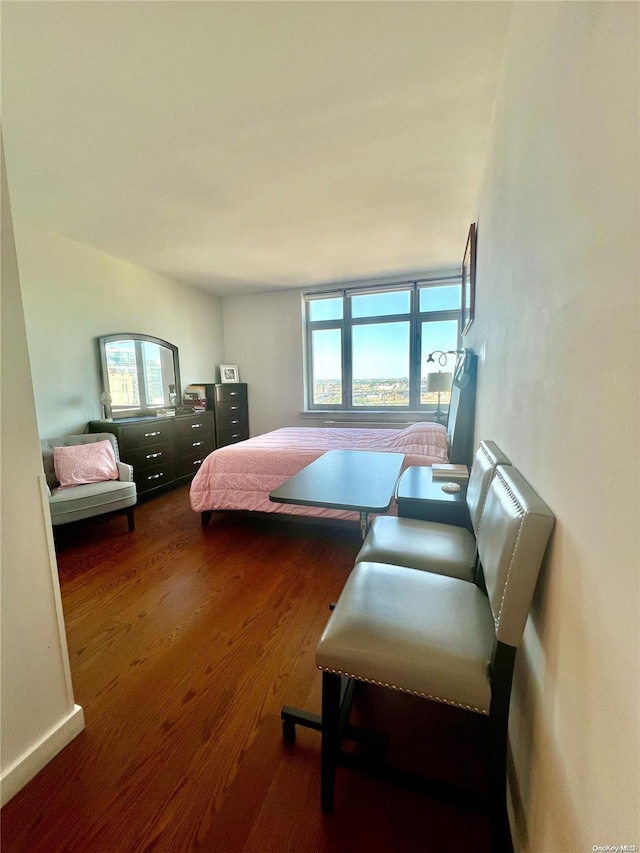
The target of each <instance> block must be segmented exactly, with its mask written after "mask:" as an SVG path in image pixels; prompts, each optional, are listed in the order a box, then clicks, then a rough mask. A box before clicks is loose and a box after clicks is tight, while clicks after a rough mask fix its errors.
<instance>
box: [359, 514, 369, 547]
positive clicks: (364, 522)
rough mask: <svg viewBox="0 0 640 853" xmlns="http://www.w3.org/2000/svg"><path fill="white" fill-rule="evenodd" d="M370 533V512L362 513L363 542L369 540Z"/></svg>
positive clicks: (361, 529) (361, 530)
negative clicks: (368, 534)
mask: <svg viewBox="0 0 640 853" xmlns="http://www.w3.org/2000/svg"><path fill="white" fill-rule="evenodd" d="M368 532H369V513H368V512H361V513H360V533H361V535H362V540H363V541H364V540H365V539H366V538H367V533H368Z"/></svg>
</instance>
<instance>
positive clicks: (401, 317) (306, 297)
mask: <svg viewBox="0 0 640 853" xmlns="http://www.w3.org/2000/svg"><path fill="white" fill-rule="evenodd" d="M451 284H457V285H459V288H460V306H459V308H457V309H454V308H449V309H443V310H437V311H420V310H419V306H420V291H421V290H422V289H424V288H428V287H438V286H440V287H442V286H446V285H451ZM403 290H404V291H407V290H408V291H410V303H409V311H408V312H405V313H402V314H380V315H372V316H369V317H353V316H352V301H351V297H353V296H360V295H365V294H367V293H368V294H374V293H384V292H390V291H403ZM331 298H334V299H335V298H342V319H338V320H311V319H310V316H309V314H310V305H311V303H312V302H314V301H315V300H318V299H331ZM461 319H462V277H461V275H460V274H455V275H443V276H438V277H437V278H433V279H430V278H429V279H416V280H412V281H403V282H397V283H394V284H380V285H375V284H369V285H363V286H358V287H348V288H343V289H338V290H336V289H332V290H324V291H323V290H316V291H309V292H307V293H304V294H303V322H304V345H305V350H304V353H305V377H304V378H305V400H306V406H305V408H306V411H308V412H321V411H341V412H353V413H358V414H362V413H365V412H369V413H372V414H373V413H374V412H405V413H408V412H422V413H428V412H431V411H435V409H436V406H435V405H434V404H433V403H421V402H420V384H421V376H422V371H421V365H422V363H423V362H424V361H426V358H427V355H428V351H424V352H423V342H422V325H423V323H429V322H437V321H446V320H454V321H456V323H457V334H456V343H455V347H454V348H455V349H460V341H461V334H462V330H461ZM398 322H408V323H409V402H408V404H407V405H399V406H383V405H376V406H358V405H354V403H353V329H354V327H356V326H366V325H380V324H384V323H398ZM327 329H332V330H335V329H337V330H339V331H340V345H341V366H342V402H341V403H339V404H338V403H330V404H327V403H314V402H313V389H314V377H313V332H314V331H319V330H327ZM444 405H445V406H446V405H447V404H444Z"/></svg>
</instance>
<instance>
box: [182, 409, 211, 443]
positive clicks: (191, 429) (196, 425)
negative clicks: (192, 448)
mask: <svg viewBox="0 0 640 853" xmlns="http://www.w3.org/2000/svg"><path fill="white" fill-rule="evenodd" d="M175 427H176V438H178V439H181V438H187V436H189V437H190V436H192V435H196V436H198V437H202V438H204V437H205V436H206V437H207V438H208V437H209V436H211V435H213V419H212V417H211V415H210V414H209V412H200V413H198V414H197V415H189V416H188V417H186V418H178V419H177V420H176V423H175Z"/></svg>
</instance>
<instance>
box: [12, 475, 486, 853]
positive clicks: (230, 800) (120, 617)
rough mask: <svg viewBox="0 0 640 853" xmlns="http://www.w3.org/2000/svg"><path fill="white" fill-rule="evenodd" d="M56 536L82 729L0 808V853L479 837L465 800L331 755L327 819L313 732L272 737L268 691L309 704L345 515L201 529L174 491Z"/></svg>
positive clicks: (397, 845) (314, 846)
mask: <svg viewBox="0 0 640 853" xmlns="http://www.w3.org/2000/svg"><path fill="white" fill-rule="evenodd" d="M56 538H57V548H58V564H59V573H60V579H61V589H62V597H63V607H64V611H65V617H66V623H67V636H68V644H69V653H70V660H71V669H72V677H73V682H74V691H75V696H76V701H78V703H79V704H81V705H82V706H83V708H84V713H85V719H86V730H85V731H84V732H83V733H82V734H81V735H79V736H78V737H77V738H76V739H75V740H74V741H73V742H72V743H71V744H69V745H68V746H67V747H66V748H65V749H64V750H63V751H62V752H61V753H60V754H59V755H58V756H56V757H55V758H54V759H53V761H51V762H50V764H48V765H47V767H45V768H44V770H43V771H42V772H41V773H40V774H38V776H37V777H36V778H35V779H33V780H32V781H31V782H30V783H29V785H27V786H26V787H25V788H24V789H23V790H22V791H20V792H19V793H18V794H17V795H16V796H15V797H14V798H13V800H11V801H10V802H9V803H8V804H7V805H6V806H5V808H4V809H3V810H2V815H1V823H0V826H1V833H2V848H3V851H4V853H18V851H19V853H25V851H29V853H103V851H104V853H134V851H135V853H138V851H140V853H142V852H143V851H144V853H151V851H153V852H154V853H183V851H184V853H187V851H204V853H208V851H211V853H236V851H237V853H249V851H265V850H273V851H282V850H292V851H293V850H295V851H296V853H299V851H302V853H306V851H310V852H311V851H318V853H323V851H333V850H336V851H338V850H345V849H347V844H350V845H351V846H353V847H355V848H356V849H361V848H362V846H363V843H364V844H366V846H367V847H369V850H370V851H371V853H375V851H378V850H380V851H382V850H393V851H397V850H407V851H412V850H416V851H417V850H420V851H425V850H427V851H428V850H430V849H433V850H447V849H451V850H454V849H455V850H460V849H469V850H474V851H478V853H482V851H484V850H487V849H488V846H487V825H486V820H485V818H484V817H483V816H482V815H479V814H477V813H469V812H468V811H464V810H460V809H456V808H454V807H453V806H451V805H449V804H443V803H441V802H438V801H435V800H434V801H431V800H430V799H429V798H427V797H425V795H421V794H418V793H415V792H413V793H412V792H408V791H405V790H401V789H398V788H394V787H392V786H389V785H386V784H382V783H381V782H378V781H376V780H374V779H368V778H366V777H363V776H361V775H359V774H355V773H353V772H350V771H346V770H345V771H341V772H340V773H339V781H338V795H337V801H336V807H337V808H336V814H335V815H334V816H333V817H332V818H330V819H327V818H326V817H325V816H323V815H322V814H321V813H320V810H319V743H320V740H319V735H318V733H317V732H312V731H309V730H301V731H300V732H299V735H298V739H297V743H296V745H295V746H294V747H290V746H288V745H286V744H284V743H283V741H282V736H281V724H280V719H279V710H280V707H281V705H282V704H289V705H299V706H301V707H305V708H307V709H308V710H313V711H317V710H318V708H319V700H320V678H319V673H318V671H317V669H316V668H315V662H314V657H315V647H316V644H317V642H318V638H319V636H320V634H321V632H322V630H323V628H324V625H325V624H326V621H327V619H328V618H329V610H328V603H329V602H330V601H332V600H336V599H337V597H338V596H339V593H340V590H341V588H342V586H343V585H344V582H345V580H346V578H347V577H348V574H349V571H350V570H351V568H352V565H353V560H354V557H355V555H356V553H357V551H358V548H359V546H360V542H359V536H358V530H357V527H356V525H354V526H353V528H352V529H345V528H344V527H339V528H332V527H329V526H323V527H319V526H314V525H307V524H295V525H285V524H282V523H279V522H277V521H274V522H271V521H262V520H252V519H245V518H237V517H233V516H231V515H226V516H225V515H221V516H218V517H216V518H215V519H214V520H213V521H212V523H211V524H210V525H209V527H207V528H204V529H203V528H202V527H201V526H200V519H199V516H198V515H197V514H196V513H193V512H192V511H191V509H190V507H189V501H188V490H187V489H186V488H183V489H178V490H175V491H173V492H170V493H167V494H166V495H163V496H161V497H159V498H157V499H155V500H153V501H149V502H147V503H145V504H142V505H140V506H139V507H138V508H137V510H136V530H135V532H134V533H131V534H129V533H128V532H127V529H126V522H125V521H124V519H122V518H113V519H112V520H110V521H109V522H108V524H90V523H85V524H78V525H72V526H70V527H69V529H67V530H65V531H64V533H60V534H57V537H56ZM459 734H460V732H459V731H458V732H457V734H456V736H458V735H459ZM438 737H439V738H440V740H441V741H442V739H443V733H442V731H440V730H438ZM399 742H400V744H401V746H403V748H405V749H409V751H411V749H412V744H413V741H412V740H411V736H410V735H408V734H407V733H406V731H405V733H404V736H403V738H401V739H400V741H399ZM474 760H475V759H474ZM425 820H427V821H428V823H429V827H430V828H429V832H428V833H427V834H425ZM425 839H427V840H425ZM454 842H455V845H454V846H451V845H452V844H454Z"/></svg>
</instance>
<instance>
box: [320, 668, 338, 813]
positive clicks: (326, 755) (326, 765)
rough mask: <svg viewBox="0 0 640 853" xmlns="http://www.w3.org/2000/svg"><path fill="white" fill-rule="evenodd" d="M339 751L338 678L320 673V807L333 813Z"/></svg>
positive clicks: (329, 673)
mask: <svg viewBox="0 0 640 853" xmlns="http://www.w3.org/2000/svg"><path fill="white" fill-rule="evenodd" d="M339 750H340V676H339V675H336V674H335V673H333V672H323V673H322V750H321V775H320V788H321V790H320V806H321V808H322V811H323V812H332V811H333V800H334V794H335V787H336V765H337V762H338V752H339Z"/></svg>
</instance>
